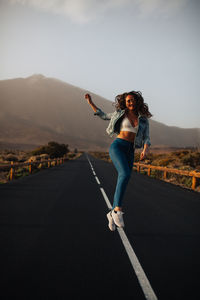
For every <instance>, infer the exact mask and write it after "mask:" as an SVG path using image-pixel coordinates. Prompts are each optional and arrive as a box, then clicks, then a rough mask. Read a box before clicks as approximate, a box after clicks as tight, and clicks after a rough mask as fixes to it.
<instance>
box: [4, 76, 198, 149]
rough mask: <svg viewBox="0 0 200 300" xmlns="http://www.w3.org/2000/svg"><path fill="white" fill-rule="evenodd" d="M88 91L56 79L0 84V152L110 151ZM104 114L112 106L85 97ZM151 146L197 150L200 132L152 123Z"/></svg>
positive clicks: (14, 80)
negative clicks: (65, 147) (50, 146)
mask: <svg viewBox="0 0 200 300" xmlns="http://www.w3.org/2000/svg"><path fill="white" fill-rule="evenodd" d="M86 92H89V91H87V90H84V89H81V88H78V87H76V86H73V85H71V84H68V83H66V82H63V81H60V80H57V79H55V78H47V77H45V76H43V75H40V74H38V75H33V76H30V77H28V78H16V79H9V80H1V81H0V107H1V110H0V147H1V148H2V147H4V146H6V145H7V147H9V146H10V147H17V148H20V147H21V148H23V149H26V148H27V149H30V148H33V147H35V146H38V145H42V144H45V143H47V142H49V141H52V140H54V141H57V142H59V143H65V144H69V147H70V149H73V148H75V147H76V148H78V149H80V150H96V151H98V150H99V151H100V150H106V151H107V150H108V148H109V145H110V143H111V142H112V140H113V139H114V137H113V138H110V137H109V136H108V135H107V133H106V132H105V129H106V127H107V125H108V121H102V120H101V119H99V118H98V117H97V116H94V112H93V110H92V109H91V107H90V106H89V105H88V103H87V101H86V100H85V99H84V94H85V93H86ZM89 93H90V94H91V95H92V96H93V100H94V102H95V104H96V105H97V106H98V107H100V108H102V109H103V110H104V111H106V112H112V111H114V110H115V107H114V106H113V105H112V102H111V101H108V100H107V99H105V98H103V97H101V96H98V95H96V94H94V93H92V92H89ZM150 133H151V142H152V146H158V145H161V146H163V147H164V146H166V147H187V146H188V147H191V146H192V147H193V146H194V147H197V146H199V145H200V129H199V128H192V129H183V128H179V127H174V126H166V125H164V124H162V123H160V122H157V121H154V120H150Z"/></svg>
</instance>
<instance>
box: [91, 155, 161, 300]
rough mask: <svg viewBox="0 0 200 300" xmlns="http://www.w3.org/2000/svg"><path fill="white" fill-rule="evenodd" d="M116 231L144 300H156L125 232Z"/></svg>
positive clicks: (108, 204) (109, 204)
mask: <svg viewBox="0 0 200 300" xmlns="http://www.w3.org/2000/svg"><path fill="white" fill-rule="evenodd" d="M86 157H87V159H88V162H89V163H90V164H91V162H90V160H89V157H88V156H87V155H86ZM91 165H92V164H91ZM95 178H97V177H96V176H95ZM100 190H101V193H102V195H103V197H104V200H105V202H106V204H107V206H108V209H112V205H111V203H110V201H109V199H108V196H107V195H106V193H105V191H104V189H103V188H102V187H100ZM117 230H118V233H119V236H120V238H121V240H122V243H123V245H124V248H125V250H126V253H127V255H128V257H129V260H130V262H131V265H132V267H133V269H134V271H135V274H136V276H137V278H138V281H139V284H140V286H141V288H142V291H143V293H144V295H145V298H146V299H147V300H158V298H157V296H156V295H155V293H154V291H153V289H152V287H151V284H150V282H149V280H148V278H147V276H146V274H145V272H144V270H143V268H142V266H141V264H140V262H139V260H138V258H137V256H136V254H135V252H134V250H133V248H132V246H131V244H130V242H129V240H128V238H127V236H126V234H125V232H124V229H123V228H118V227H117Z"/></svg>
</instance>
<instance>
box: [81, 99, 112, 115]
mask: <svg viewBox="0 0 200 300" xmlns="http://www.w3.org/2000/svg"><path fill="white" fill-rule="evenodd" d="M85 99H86V100H87V101H88V103H89V104H90V106H91V107H92V109H93V110H94V112H95V113H94V115H97V116H99V117H100V118H101V119H102V120H110V119H111V116H112V115H113V113H105V112H103V111H102V110H101V109H100V108H98V107H97V106H96V105H95V104H94V103H93V101H92V98H91V96H90V94H85Z"/></svg>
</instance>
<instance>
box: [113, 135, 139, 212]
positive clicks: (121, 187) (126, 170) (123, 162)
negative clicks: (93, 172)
mask: <svg viewBox="0 0 200 300" xmlns="http://www.w3.org/2000/svg"><path fill="white" fill-rule="evenodd" d="M134 152H135V148H134V144H133V143H132V142H129V141H126V140H123V139H120V138H116V139H115V140H114V141H113V143H112V144H111V146H110V149H109V155H110V158H111V160H112V162H113V164H114V166H115V168H116V169H117V172H118V179H117V185H116V189H115V194H114V201H113V209H114V208H115V207H116V206H119V207H121V206H122V199H123V196H124V193H125V190H126V186H127V184H128V181H129V179H130V177H131V172H132V169H133V162H134Z"/></svg>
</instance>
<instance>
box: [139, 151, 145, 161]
mask: <svg viewBox="0 0 200 300" xmlns="http://www.w3.org/2000/svg"><path fill="white" fill-rule="evenodd" d="M146 156H147V151H145V150H143V151H142V152H141V154H140V160H144V159H145V158H146Z"/></svg>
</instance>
